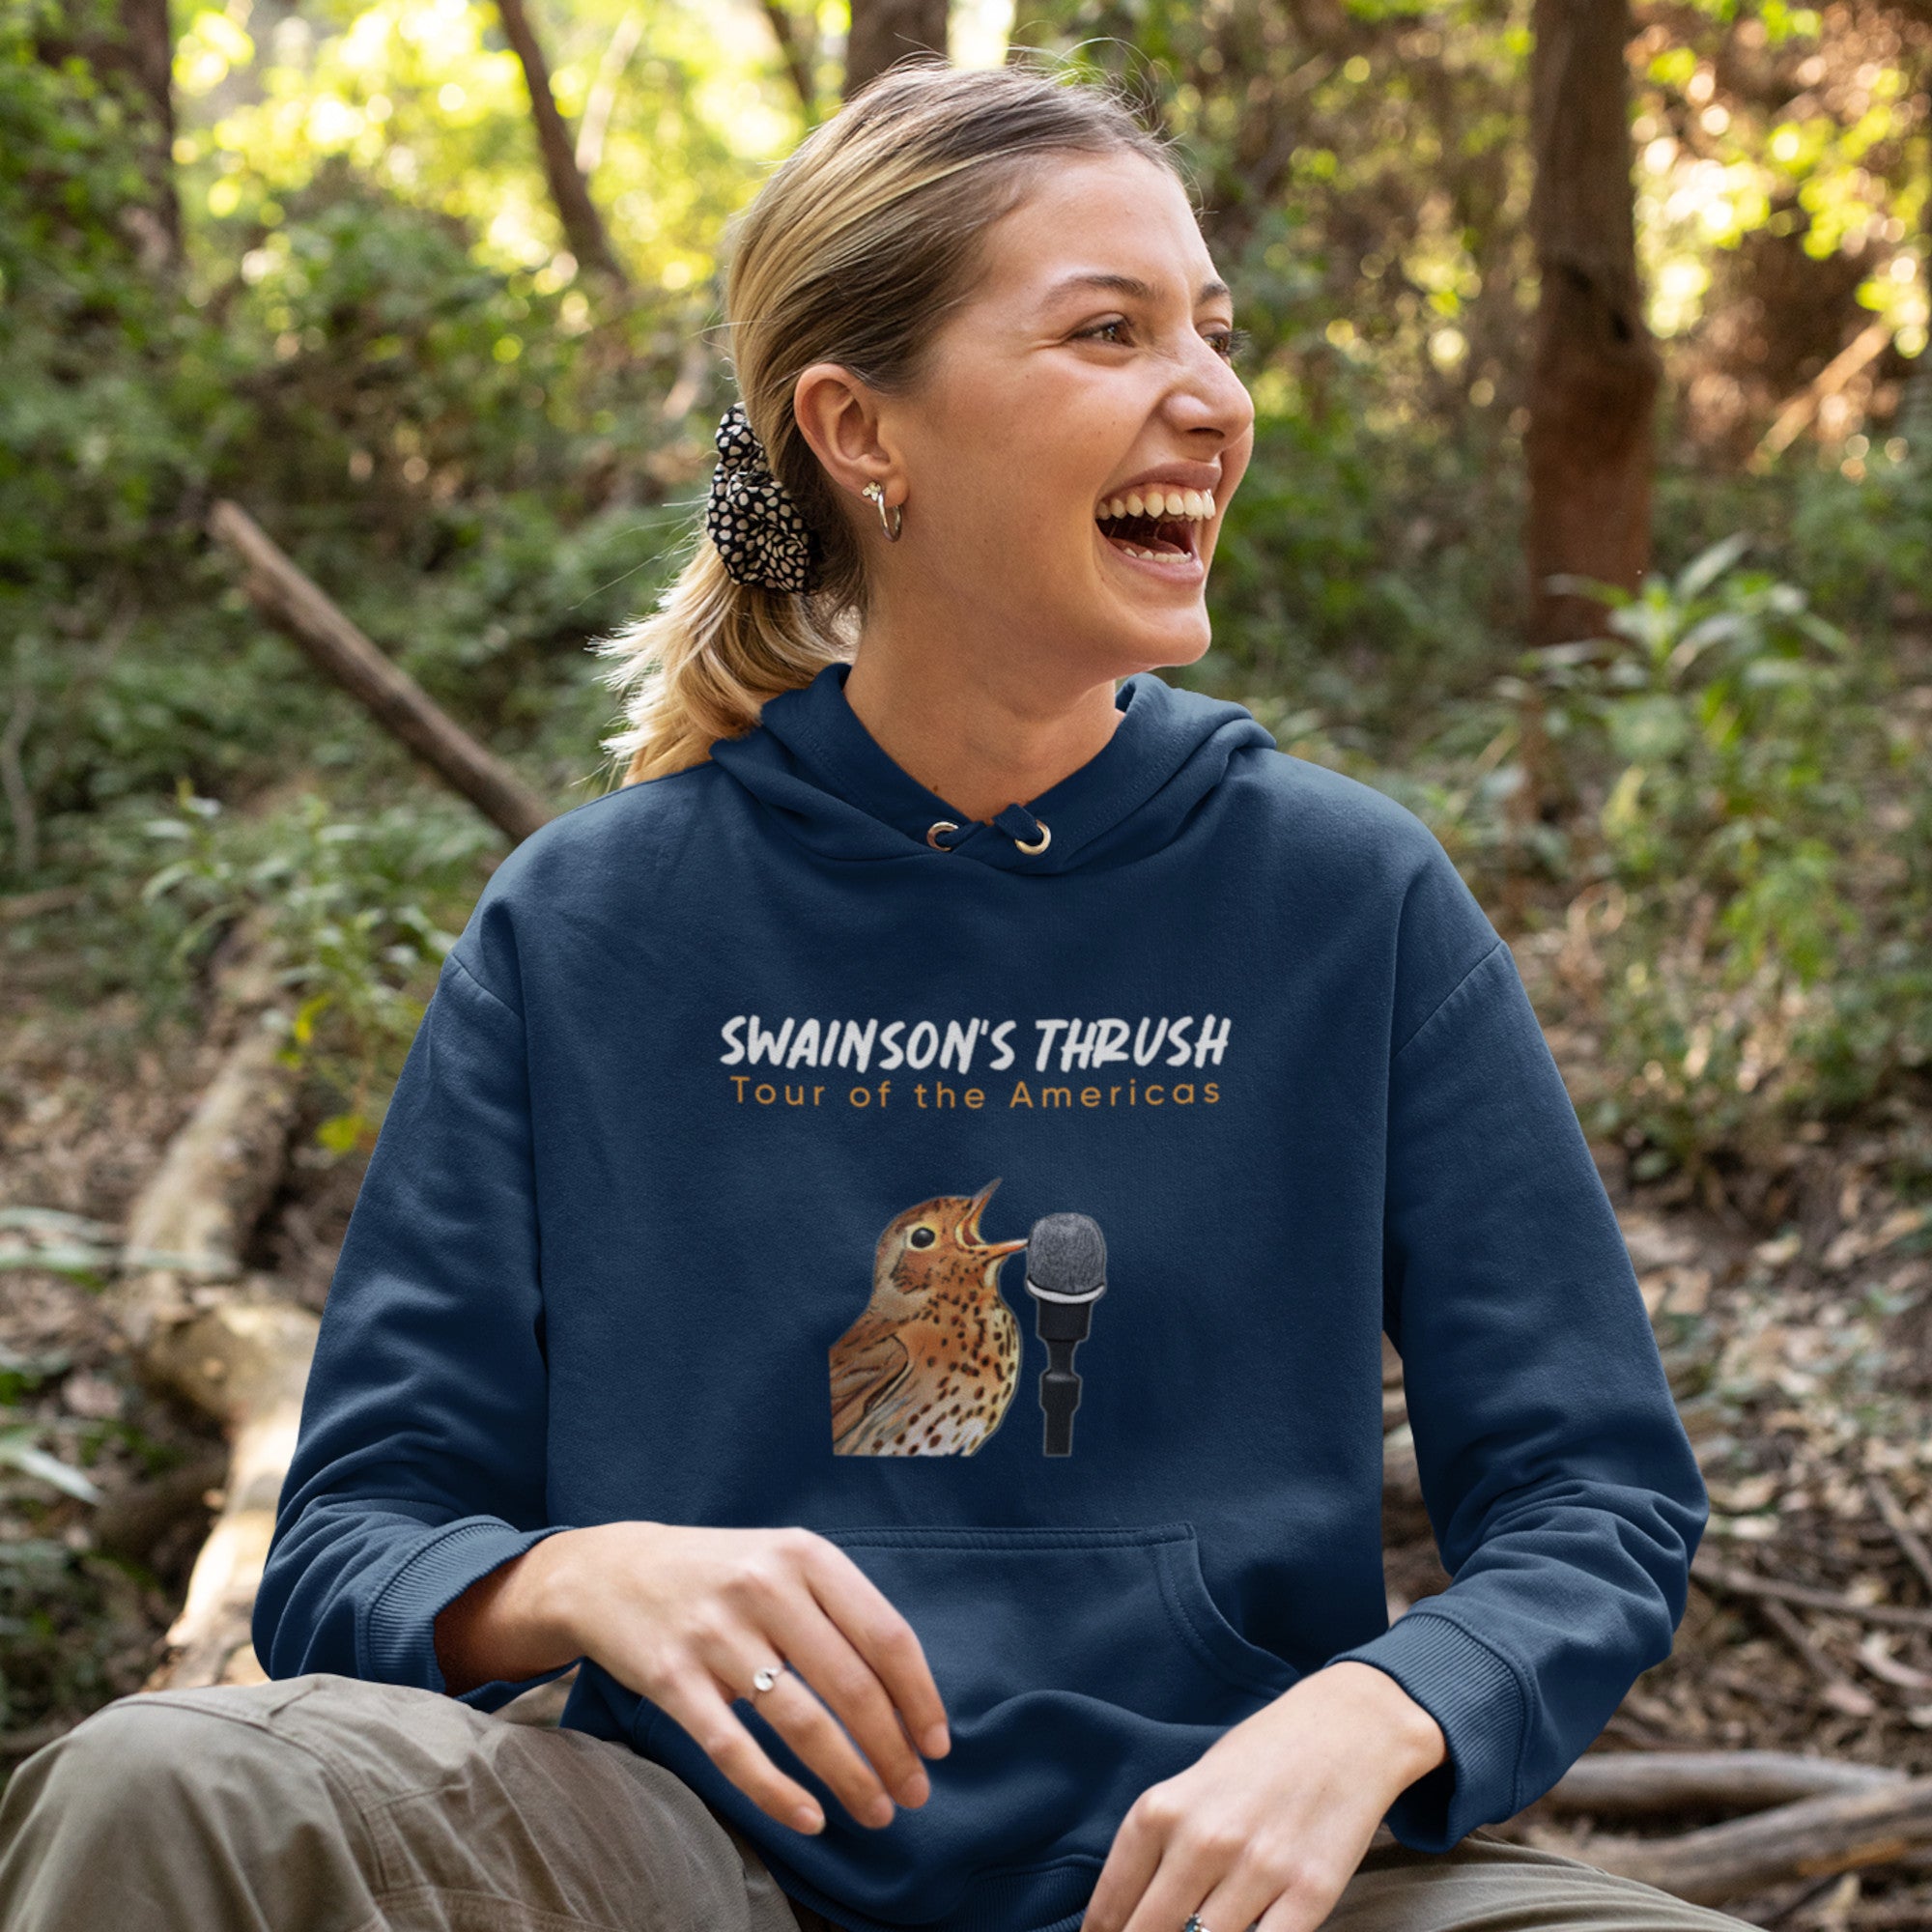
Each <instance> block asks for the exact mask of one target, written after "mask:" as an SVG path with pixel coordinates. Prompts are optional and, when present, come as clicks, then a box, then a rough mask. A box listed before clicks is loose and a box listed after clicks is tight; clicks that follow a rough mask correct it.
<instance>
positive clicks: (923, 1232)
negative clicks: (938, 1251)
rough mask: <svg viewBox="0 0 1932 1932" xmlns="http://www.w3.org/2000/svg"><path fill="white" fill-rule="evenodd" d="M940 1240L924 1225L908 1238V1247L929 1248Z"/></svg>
mask: <svg viewBox="0 0 1932 1932" xmlns="http://www.w3.org/2000/svg"><path fill="white" fill-rule="evenodd" d="M938 1238H939V1236H937V1235H935V1234H934V1233H933V1232H932V1230H931V1229H930V1228H928V1227H925V1226H924V1225H923V1224H922V1225H921V1226H920V1227H917V1228H915V1229H914V1230H913V1231H912V1233H911V1234H909V1235H908V1236H906V1246H907V1247H909V1248H929V1247H931V1245H932V1244H933V1242H934V1241H936V1240H938Z"/></svg>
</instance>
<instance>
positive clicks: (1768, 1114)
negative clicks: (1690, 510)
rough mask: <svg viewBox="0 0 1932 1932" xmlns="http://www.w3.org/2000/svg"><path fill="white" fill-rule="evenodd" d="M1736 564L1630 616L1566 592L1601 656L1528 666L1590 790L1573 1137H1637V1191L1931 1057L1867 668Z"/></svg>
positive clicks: (1916, 925)
mask: <svg viewBox="0 0 1932 1932" xmlns="http://www.w3.org/2000/svg"><path fill="white" fill-rule="evenodd" d="M1749 547H1750V544H1749V539H1748V538H1747V537H1746V536H1744V535H1742V534H1739V535H1734V536H1732V537H1730V538H1727V539H1725V540H1723V541H1721V542H1719V543H1718V544H1716V545H1714V546H1712V547H1711V548H1709V549H1707V550H1705V551H1704V552H1702V553H1701V554H1699V555H1697V556H1696V557H1694V558H1693V559H1691V560H1690V562H1689V563H1688V564H1687V565H1685V566H1684V567H1683V568H1682V569H1681V570H1680V571H1678V572H1677V574H1676V575H1675V577H1673V578H1665V577H1663V576H1662V575H1655V574H1654V575H1652V576H1650V577H1648V578H1647V579H1646V580H1645V582H1644V584H1643V587H1642V589H1641V591H1640V592H1638V593H1636V594H1634V595H1633V594H1631V593H1629V592H1627V591H1623V590H1621V589H1620V588H1618V587H1617V586H1615V585H1606V584H1593V583H1590V582H1587V581H1582V580H1572V581H1571V582H1570V583H1569V584H1568V585H1567V586H1566V587H1571V588H1576V589H1579V590H1584V591H1587V592H1589V593H1590V594H1593V595H1595V596H1598V597H1600V598H1601V599H1602V600H1603V601H1604V602H1605V604H1606V605H1607V606H1608V607H1610V608H1609V616H1608V620H1607V624H1608V633H1609V635H1608V637H1607V638H1606V639H1599V640H1592V641H1590V642H1584V643H1579V644H1575V645H1568V646H1563V647H1560V648H1558V649H1552V650H1548V651H1544V652H1539V653H1535V654H1533V656H1532V658H1531V659H1530V660H1529V661H1528V662H1529V663H1530V664H1531V665H1533V667H1534V670H1535V672H1536V674H1537V675H1538V677H1539V679H1540V681H1541V683H1542V685H1543V687H1544V691H1545V702H1546V705H1547V709H1548V718H1549V722H1550V728H1551V730H1552V732H1553V733H1554V734H1556V735H1557V736H1558V738H1559V740H1560V741H1561V742H1563V743H1564V744H1565V745H1566V747H1567V748H1568V752H1569V755H1571V756H1572V757H1573V758H1575V759H1577V760H1579V761H1587V762H1589V763H1591V764H1593V765H1594V766H1595V767H1596V768H1597V769H1600V770H1602V771H1603V772H1604V773H1605V775H1606V780H1607V783H1606V794H1605V799H1604V803H1603V805H1602V809H1601V810H1600V811H1599V813H1598V815H1597V829H1598V831H1599V833H1600V835H1601V840H1602V843H1601V849H1600V851H1599V853H1598V854H1597V856H1596V859H1595V861H1594V864H1593V865H1592V866H1591V867H1589V868H1588V869H1589V870H1590V871H1592V872H1594V874H1595V876H1596V878H1597V880H1598V884H1597V885H1596V886H1595V887H1594V888H1591V889H1589V890H1587V891H1586V892H1585V895H1584V897H1583V899H1582V900H1580V901H1579V909H1580V910H1581V911H1582V912H1583V914H1584V919H1583V923H1582V928H1581V929H1582V930H1583V931H1585V932H1587V933H1588V934H1589V935H1590V940H1591V949H1592V958H1593V963H1594V970H1595V973H1596V975H1597V977H1598V978H1599V980H1600V983H1601V1010H1600V1018H1601V1020H1602V1022H1603V1025H1604V1027H1605V1036H1606V1038H1605V1057H1606V1059H1607V1060H1608V1061H1609V1062H1610V1064H1611V1065H1613V1066H1617V1067H1621V1068H1622V1069H1624V1077H1623V1079H1622V1081H1621V1083H1620V1085H1619V1086H1618V1088H1617V1089H1616V1090H1615V1091H1614V1092H1613V1093H1612V1094H1611V1095H1610V1096H1609V1097H1608V1098H1607V1099H1606V1100H1605V1102H1604V1103H1603V1104H1602V1106H1601V1108H1600V1111H1599V1117H1598V1119H1597V1120H1596V1121H1595V1122H1593V1123H1592V1124H1593V1125H1594V1126H1595V1127H1596V1128H1597V1129H1598V1130H1600V1131H1603V1132H1605V1133H1611V1132H1614V1133H1622V1134H1626V1135H1628V1134H1629V1133H1630V1132H1631V1131H1632V1130H1634V1131H1635V1132H1636V1133H1637V1134H1638V1135H1639V1136H1640V1137H1641V1139H1642V1140H1643V1141H1645V1142H1647V1143H1648V1144H1649V1146H1650V1149H1651V1152H1650V1153H1648V1154H1647V1155H1646V1156H1645V1157H1644V1161H1643V1162H1642V1163H1641V1164H1640V1165H1641V1166H1642V1168H1643V1169H1644V1170H1646V1171H1655V1170H1659V1169H1661V1168H1662V1167H1663V1166H1666V1165H1670V1164H1674V1163H1677V1162H1690V1163H1695V1162H1696V1161H1698V1160H1701V1159H1703V1158H1706V1157H1708V1156H1710V1155H1711V1154H1712V1153H1713V1152H1714V1151H1719V1150H1721V1149H1724V1148H1726V1147H1728V1148H1730V1149H1731V1150H1732V1151H1736V1150H1737V1149H1738V1148H1739V1147H1740V1146H1741V1145H1743V1144H1744V1143H1745V1142H1747V1141H1749V1140H1751V1139H1753V1138H1761V1137H1763V1136H1766V1135H1769V1134H1773V1133H1775V1132H1776V1131H1777V1130H1778V1129H1779V1127H1780V1126H1787V1125H1789V1124H1790V1123H1791V1122H1794V1121H1795V1120H1797V1119H1799V1118H1805V1117H1812V1118H1815V1117H1818V1116H1821V1115H1823V1114H1826V1113H1829V1112H1832V1111H1833V1110H1841V1109H1844V1108H1847V1107H1850V1106H1853V1105H1855V1104H1858V1103H1861V1102H1863V1101H1866V1100H1869V1099H1870V1098H1872V1097H1873V1096H1874V1095H1875V1094H1879V1093H1881V1092H1882V1091H1884V1090H1885V1089H1886V1087H1887V1086H1888V1085H1889V1083H1892V1082H1894V1081H1896V1080H1897V1079H1898V1078H1899V1077H1900V1076H1901V1075H1902V1074H1905V1073H1906V1072H1908V1071H1909V1070H1913V1069H1917V1068H1918V1067H1920V1066H1922V1065H1924V1064H1925V1061H1926V1058H1927V1050H1928V1046H1932V1001H1928V997H1927V996H1928V992H1932V978H1928V976H1927V975H1926V973H1925V972H1924V970H1923V967H1922V965H1921V964H1919V963H1918V961H1917V959H1916V957H1915V953H1914V949H1913V947H1912V945H1911V935H1912V934H1913V933H1914V932H1915V931H1918V930H1922V929H1923V922H1924V919H1925V917H1926V914H1927V910H1928V906H1932V894H1928V893H1927V892H1926V890H1925V889H1924V888H1925V882H1923V881H1921V882H1920V885H1919V890H1918V892H1917V893H1915V894H1914V895H1912V896H1911V897H1910V898H1908V899H1901V898H1900V897H1899V895H1896V894H1895V893H1894V892H1892V891H1890V890H1889V886H1890V884H1891V878H1890V873H1889V867H1887V866H1886V865H1885V864H1884V863H1883V857H1884V855H1883V847H1884V845H1885V842H1886V838H1885V834H1886V825H1887V822H1888V821H1889V817H1890V813H1889V810H1886V811H1884V812H1883V813H1881V811H1880V810H1877V809H1876V808H1877V807H1878V806H1879V805H1880V802H1881V801H1882V800H1883V798H1884V791H1885V787H1886V782H1887V777H1888V772H1889V767H1890V764H1891V758H1890V754H1889V748H1888V736H1887V732H1886V730H1885V726H1884V718H1885V711H1884V706H1883V692H1882V688H1883V678H1884V667H1883V665H1882V664H1881V663H1880V662H1877V661H1874V660H1873V659H1871V658H1870V657H1868V656H1864V655H1861V653H1860V652H1859V651H1857V650H1856V649H1855V647H1854V645H1853V643H1852V640H1851V639H1849V638H1848V637H1847V636H1846V634H1845V633H1844V632H1843V631H1842V630H1840V629H1839V628H1838V627H1837V626H1836V625H1834V624H1832V623H1830V622H1828V621H1827V620H1825V619H1824V618H1822V617H1821V616H1819V615H1818V613H1817V612H1816V611H1813V610H1812V609H1811V608H1810V604H1809V601H1808V599H1807V598H1806V596H1805V594H1804V592H1803V591H1802V590H1800V589H1799V588H1797V587H1796V586H1795V585H1793V584H1791V583H1789V582H1783V581H1781V580H1779V579H1778V578H1776V576H1775V575H1774V574H1773V573H1771V572H1770V571H1768V570H1764V569H1746V568H1742V567H1741V560H1742V558H1743V557H1744V555H1745V554H1746V552H1747V550H1748V548H1749ZM1505 691H1506V695H1510V696H1516V695H1518V691H1519V687H1518V686H1516V685H1515V684H1514V683H1511V684H1508V685H1506V686H1505ZM1920 809H1921V810H1922V805H1921V807H1920Z"/></svg>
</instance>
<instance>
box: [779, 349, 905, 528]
mask: <svg viewBox="0 0 1932 1932" xmlns="http://www.w3.org/2000/svg"><path fill="white" fill-rule="evenodd" d="M880 413H881V412H880V408H879V398H878V396H877V395H876V394H875V393H874V392H873V390H872V389H871V387H870V386H869V385H868V384H866V383H864V382H862V381H861V380H860V379H859V378H858V377H856V376H854V375H853V374H852V372H851V371H850V370H849V369H847V368H845V367H844V366H843V365H842V364H840V363H838V362H814V363H812V364H811V365H810V367H809V368H807V369H805V370H803V371H802V372H801V373H800V375H799V379H798V382H797V384H795V385H794V386H793V389H792V414H793V416H794V417H795V418H796V419H797V422H798V430H799V434H800V435H801V436H802V437H804V438H805V440H806V441H807V442H808V443H809V444H810V448H811V453H812V454H813V455H814V456H815V457H817V458H818V462H819V467H820V468H821V469H823V470H824V471H825V474H826V476H827V478H828V479H829V480H830V482H831V483H832V485H833V487H834V488H835V489H838V490H841V491H844V492H846V493H847V494H849V495H850V496H853V497H858V496H859V495H860V494H861V493H862V492H863V491H864V490H865V488H866V486H867V484H868V483H879V484H883V485H884V487H885V493H886V501H887V503H888V505H890V504H892V503H894V502H896V501H899V500H900V499H902V498H903V497H904V495H905V493H904V491H903V490H902V489H900V488H898V487H897V486H898V483H899V471H900V465H899V461H898V455H897V452H896V451H895V449H894V448H893V447H892V445H891V442H890V440H889V439H888V438H887V436H886V434H885V431H884V426H883V424H882V422H881V420H880Z"/></svg>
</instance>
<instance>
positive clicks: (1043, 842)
mask: <svg viewBox="0 0 1932 1932" xmlns="http://www.w3.org/2000/svg"><path fill="white" fill-rule="evenodd" d="M1034 823H1035V824H1036V825H1037V826H1038V827H1039V843H1038V844H1037V845H1029V844H1028V843H1027V842H1026V840H1025V839H1024V838H1015V839H1014V840H1013V843H1014V844H1015V845H1017V846H1018V847H1019V849H1020V850H1021V851H1022V852H1024V853H1025V854H1026V855H1027V856H1028V858H1033V857H1035V856H1036V855H1037V854H1038V853H1041V852H1044V851H1045V850H1046V848H1047V847H1048V846H1049V845H1050V844H1052V842H1053V834H1052V833H1051V832H1050V831H1049V830H1048V829H1047V823H1046V820H1045V819H1043V818H1039V817H1036V818H1035V819H1034Z"/></svg>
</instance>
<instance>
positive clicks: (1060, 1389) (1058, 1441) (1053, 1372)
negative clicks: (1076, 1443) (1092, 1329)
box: [1039, 1337, 1080, 1456]
mask: <svg viewBox="0 0 1932 1932" xmlns="http://www.w3.org/2000/svg"><path fill="white" fill-rule="evenodd" d="M1077 1346H1078V1344H1077V1343H1076V1342H1075V1341H1074V1340H1073V1339H1072V1338H1070V1337H1069V1338H1068V1339H1066V1340H1065V1341H1049V1342H1048V1343H1047V1345H1046V1356H1047V1367H1046V1369H1045V1370H1044V1372H1043V1373H1042V1374H1041V1376H1040V1378H1039V1406H1040V1407H1041V1408H1042V1409H1044V1410H1045V1411H1046V1453H1047V1454H1048V1455H1049V1456H1070V1455H1072V1453H1073V1411H1074V1410H1075V1409H1076V1408H1078V1407H1079V1406H1080V1378H1079V1377H1078V1376H1077V1375H1075V1374H1074V1373H1073V1350H1074V1349H1075V1348H1076V1347H1077Z"/></svg>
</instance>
